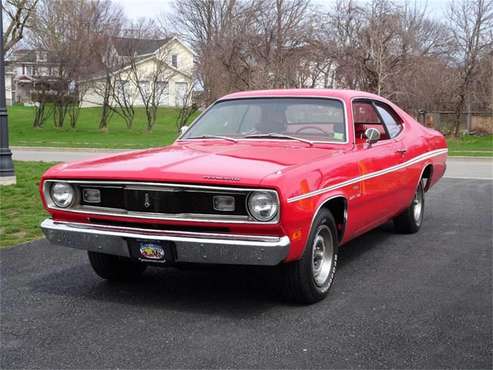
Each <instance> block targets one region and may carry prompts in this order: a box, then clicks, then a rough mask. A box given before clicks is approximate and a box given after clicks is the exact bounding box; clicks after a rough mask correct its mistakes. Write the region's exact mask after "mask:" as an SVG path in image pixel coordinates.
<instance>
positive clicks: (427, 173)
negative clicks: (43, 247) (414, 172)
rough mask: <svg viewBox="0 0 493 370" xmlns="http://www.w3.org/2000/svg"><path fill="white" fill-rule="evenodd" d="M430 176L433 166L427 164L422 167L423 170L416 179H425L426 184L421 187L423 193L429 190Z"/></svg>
mask: <svg viewBox="0 0 493 370" xmlns="http://www.w3.org/2000/svg"><path fill="white" fill-rule="evenodd" d="M432 176H433V164H432V163H427V164H425V165H424V166H423V169H422V170H421V176H419V179H418V181H422V180H423V179H426V183H425V185H424V187H423V190H424V191H425V192H427V191H428V190H429V189H430V186H431V179H432ZM416 187H417V185H416Z"/></svg>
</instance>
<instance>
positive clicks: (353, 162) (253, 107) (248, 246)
mask: <svg viewBox="0 0 493 370" xmlns="http://www.w3.org/2000/svg"><path fill="white" fill-rule="evenodd" d="M446 157H447V146H446V142H445V140H444V138H443V136H442V135H441V134H440V133H438V132H436V131H434V130H431V129H428V128H425V127H423V126H421V125H420V124H419V123H417V122H416V121H415V120H414V119H413V118H412V117H410V116H409V115H408V114H406V113H405V112H404V111H403V110H401V109H399V108H398V107H397V106H395V105H394V104H392V103H391V102H389V101H387V100H385V99H383V98H381V97H379V96H376V95H373V94H369V93H364V92H360V91H350V90H322V89H320V90H318V89H317V90H313V89H302V90H267V91H247V92H239V93H234V94H231V95H228V96H225V97H223V98H221V99H219V100H218V101H216V102H215V103H214V104H213V105H212V106H211V107H209V108H208V109H207V110H206V111H205V112H204V113H203V114H202V115H200V116H199V117H198V118H197V119H196V120H195V121H194V123H193V124H192V125H191V126H190V127H187V128H186V129H185V130H183V132H182V134H181V136H180V137H179V138H178V139H177V140H176V142H175V143H174V144H172V145H170V146H167V147H163V148H153V149H148V150H139V151H133V152H128V153H123V154H115V155H111V156H107V157H104V158H99V159H94V160H87V161H82V162H75V163H69V164H59V165H56V166H55V167H53V168H51V169H49V170H48V171H47V172H46V173H45V174H44V175H43V177H42V182H41V185H40V191H41V195H42V199H43V203H44V206H45V207H46V209H47V210H48V212H49V213H50V214H51V218H50V219H47V220H45V221H44V222H43V223H42V225H41V227H42V229H43V231H44V233H45V235H46V237H47V238H48V239H49V240H50V241H51V242H52V243H54V244H60V245H64V246H67V247H73V248H80V249H85V250H87V251H88V254H89V261H90V263H91V265H92V267H93V268H94V270H95V272H96V273H97V274H98V275H99V276H101V277H103V278H105V279H128V278H132V277H137V276H139V275H140V274H141V273H142V272H143V271H144V270H145V268H146V267H147V266H149V265H161V266H170V265H180V264H185V263H209V264H242V265H266V266H274V265H279V268H278V269H276V271H278V270H279V271H280V273H282V274H283V278H282V282H283V284H284V285H285V290H286V292H287V293H288V294H289V296H290V297H291V298H292V299H294V300H297V301H300V302H304V303H312V302H316V301H318V300H320V299H322V298H324V297H325V296H326V295H327V293H328V291H329V288H330V286H331V284H332V281H333V278H334V273H335V271H336V264H337V252H338V248H339V247H341V246H342V245H343V244H345V243H347V242H348V241H349V240H351V239H353V238H355V237H357V236H358V235H361V234H363V233H365V232H367V231H368V230H371V229H373V228H375V227H377V226H379V225H381V224H383V223H386V222H388V221H390V220H393V223H394V225H395V229H396V231H398V232H402V233H414V232H417V231H418V230H419V228H420V226H421V224H422V222H423V212H424V204H425V203H424V194H425V192H426V191H427V190H428V189H430V187H431V186H433V185H434V184H435V183H436V182H437V181H438V180H439V179H440V177H441V176H442V175H443V173H444V171H445V166H446V164H445V162H446Z"/></svg>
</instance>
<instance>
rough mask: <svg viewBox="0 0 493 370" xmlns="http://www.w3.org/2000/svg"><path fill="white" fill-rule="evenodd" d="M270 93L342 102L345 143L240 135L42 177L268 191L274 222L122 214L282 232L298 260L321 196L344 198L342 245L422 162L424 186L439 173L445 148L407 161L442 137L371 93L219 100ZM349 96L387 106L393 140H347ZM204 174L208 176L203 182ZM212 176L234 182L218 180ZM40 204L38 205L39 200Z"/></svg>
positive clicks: (395, 197) (409, 193)
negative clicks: (275, 206)
mask: <svg viewBox="0 0 493 370" xmlns="http://www.w3.org/2000/svg"><path fill="white" fill-rule="evenodd" d="M276 96H279V97H280V96H282V97H286V96H288V97H308V96H309V97H331V98H339V99H341V100H343V101H344V102H345V105H346V110H347V112H346V116H347V119H348V130H349V131H348V133H347V134H348V137H349V143H347V144H330V143H320V144H319V143H317V144H314V145H313V146H312V147H309V146H308V145H307V144H304V143H301V142H297V141H290V140H279V141H277V140H268V139H258V140H257V139H256V140H252V139H249V140H240V141H239V142H238V143H233V142H227V141H224V140H214V139H207V140H193V141H191V140H190V141H182V142H180V141H178V142H175V143H174V144H172V145H170V146H168V147H164V148H153V149H149V150H140V151H134V152H128V153H124V154H116V155H112V156H106V157H103V158H100V159H94V160H89V161H82V162H74V163H71V164H63V165H57V166H55V167H53V168H51V169H49V170H48V171H47V172H46V173H45V174H44V175H43V178H42V180H45V179H91V180H129V181H152V182H168V183H173V182H175V183H189V184H201V185H223V186H228V187H235V186H237V187H256V188H269V189H275V190H277V191H278V193H279V197H280V200H281V219H280V222H279V224H277V225H249V224H228V223H219V224H218V223H214V224H207V223H204V222H190V221H158V220H155V221H154V220H141V219H133V220H132V219H128V218H124V219H123V220H125V221H130V222H140V223H149V222H151V223H159V224H163V225H167V224H168V225H170V224H175V225H177V224H178V225H200V226H206V227H210V228H211V230H213V229H214V228H217V227H223V228H224V227H226V228H228V229H229V230H230V231H231V232H232V233H238V234H262V235H288V236H289V237H290V239H291V250H290V253H289V256H288V260H294V259H297V258H299V257H300V256H301V254H302V252H303V250H304V246H305V243H306V239H307V236H308V233H309V231H310V227H311V222H312V219H313V217H314V214H315V212H316V210H318V209H319V207H320V206H321V205H322V204H323V203H324V202H325V201H326V200H327V199H329V198H332V197H334V196H340V197H344V198H345V199H346V200H347V205H348V208H347V216H348V217H347V224H346V226H345V232H344V235H343V240H342V243H343V244H344V243H346V242H347V241H349V240H350V239H352V238H354V237H356V236H358V235H360V234H362V233H364V232H366V231H368V230H370V229H372V228H374V227H376V226H378V225H380V224H382V223H384V222H386V221H388V220H389V219H391V218H392V217H394V216H396V215H397V214H398V213H400V212H401V211H402V210H404V209H405V208H407V207H408V206H409V204H410V202H411V200H412V198H413V196H414V192H415V190H416V186H417V184H418V181H419V179H420V176H421V174H422V172H423V170H424V168H425V167H426V166H428V165H432V166H433V168H432V178H431V182H430V184H429V185H430V186H432V185H433V184H435V183H436V182H437V181H438V180H439V179H440V177H441V176H442V175H443V173H444V171H445V161H446V157H447V154H446V152H444V153H439V154H438V155H435V156H430V157H429V158H425V159H423V160H421V161H417V162H415V163H413V162H411V163H409V162H410V161H412V160H413V159H415V158H417V157H418V156H420V155H424V154H426V153H431V154H433V151H437V150H440V149H446V147H447V146H446V141H445V139H444V138H443V136H442V135H441V134H440V133H439V132H437V131H435V130H432V129H428V128H425V127H423V126H421V125H420V124H419V123H418V122H416V121H415V120H414V119H413V118H412V117H411V116H409V115H408V114H406V113H405V112H404V111H402V110H401V109H400V108H398V107H397V106H395V105H394V104H392V103H391V102H389V101H387V100H385V99H383V98H381V97H379V96H376V95H373V94H368V93H363V92H359V91H350V90H322V89H320V90H319V89H316V90H315V89H292V90H267V91H247V92H240V93H235V94H231V95H228V96H226V97H223V98H222V99H221V100H227V99H236V98H246V97H276ZM355 98H365V99H374V100H377V101H380V102H383V103H386V104H388V105H389V106H390V107H392V108H393V109H394V110H395V112H396V113H397V114H398V116H399V119H400V120H401V121H402V126H403V130H402V131H401V133H400V134H399V135H398V136H397V137H395V138H394V139H389V140H383V141H379V142H377V143H375V144H373V145H372V146H371V147H370V148H368V144H366V143H365V142H364V140H361V139H358V138H356V137H355V128H354V122H353V112H352V109H351V108H352V104H353V103H352V100H353V99H355ZM403 150H405V151H403ZM435 154H436V152H435ZM403 163H408V164H409V165H407V166H405V167H403V168H400V169H398V170H395V171H392V172H389V173H385V174H382V175H380V176H377V177H374V178H371V179H365V180H362V181H358V182H357V183H354V184H351V185H347V186H343V187H340V188H338V189H335V190H331V191H327V192H324V193H323V194H319V195H315V196H312V197H310V198H307V199H302V200H299V201H295V202H288V199H289V198H293V197H296V196H300V195H303V194H306V193H309V192H313V191H316V190H319V189H323V188H327V187H330V186H333V185H335V184H340V183H342V182H344V181H348V180H351V179H354V178H357V177H359V176H364V175H366V174H369V173H373V172H375V171H381V170H385V169H388V168H391V167H395V166H399V165H401V164H403ZM204 176H211V178H207V179H205V178H204ZM214 176H220V177H226V178H240V180H239V181H230V180H221V179H218V178H214ZM43 204H44V206H45V207H46V203H45V201H44V199H43ZM48 211H49V212H50V213H51V214H52V216H53V218H55V219H60V220H62V219H63V220H74V221H75V220H77V221H79V222H87V220H88V216H87V215H80V214H73V213H70V212H68V211H56V210H52V209H48ZM94 218H99V219H110V220H119V219H120V220H121V219H122V218H120V217H112V216H100V215H99V216H98V215H95V216H94ZM293 235H294V236H295V237H294V238H293Z"/></svg>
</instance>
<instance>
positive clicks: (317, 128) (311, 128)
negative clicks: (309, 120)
mask: <svg viewBox="0 0 493 370" xmlns="http://www.w3.org/2000/svg"><path fill="white" fill-rule="evenodd" d="M305 130H315V131H319V132H321V133H322V134H324V135H328V133H327V132H325V131H324V130H322V129H321V128H319V127H317V126H304V127H301V128H299V129H298V130H296V132H295V134H299V133H301V132H303V131H305Z"/></svg>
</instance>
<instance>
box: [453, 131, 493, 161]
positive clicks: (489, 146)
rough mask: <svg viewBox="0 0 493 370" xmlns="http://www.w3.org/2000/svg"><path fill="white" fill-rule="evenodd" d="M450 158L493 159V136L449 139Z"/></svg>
mask: <svg viewBox="0 0 493 370" xmlns="http://www.w3.org/2000/svg"><path fill="white" fill-rule="evenodd" d="M447 143H448V147H449V155H450V156H468V157H493V135H489V136H464V137H461V138H458V139H455V138H448V139H447Z"/></svg>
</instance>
